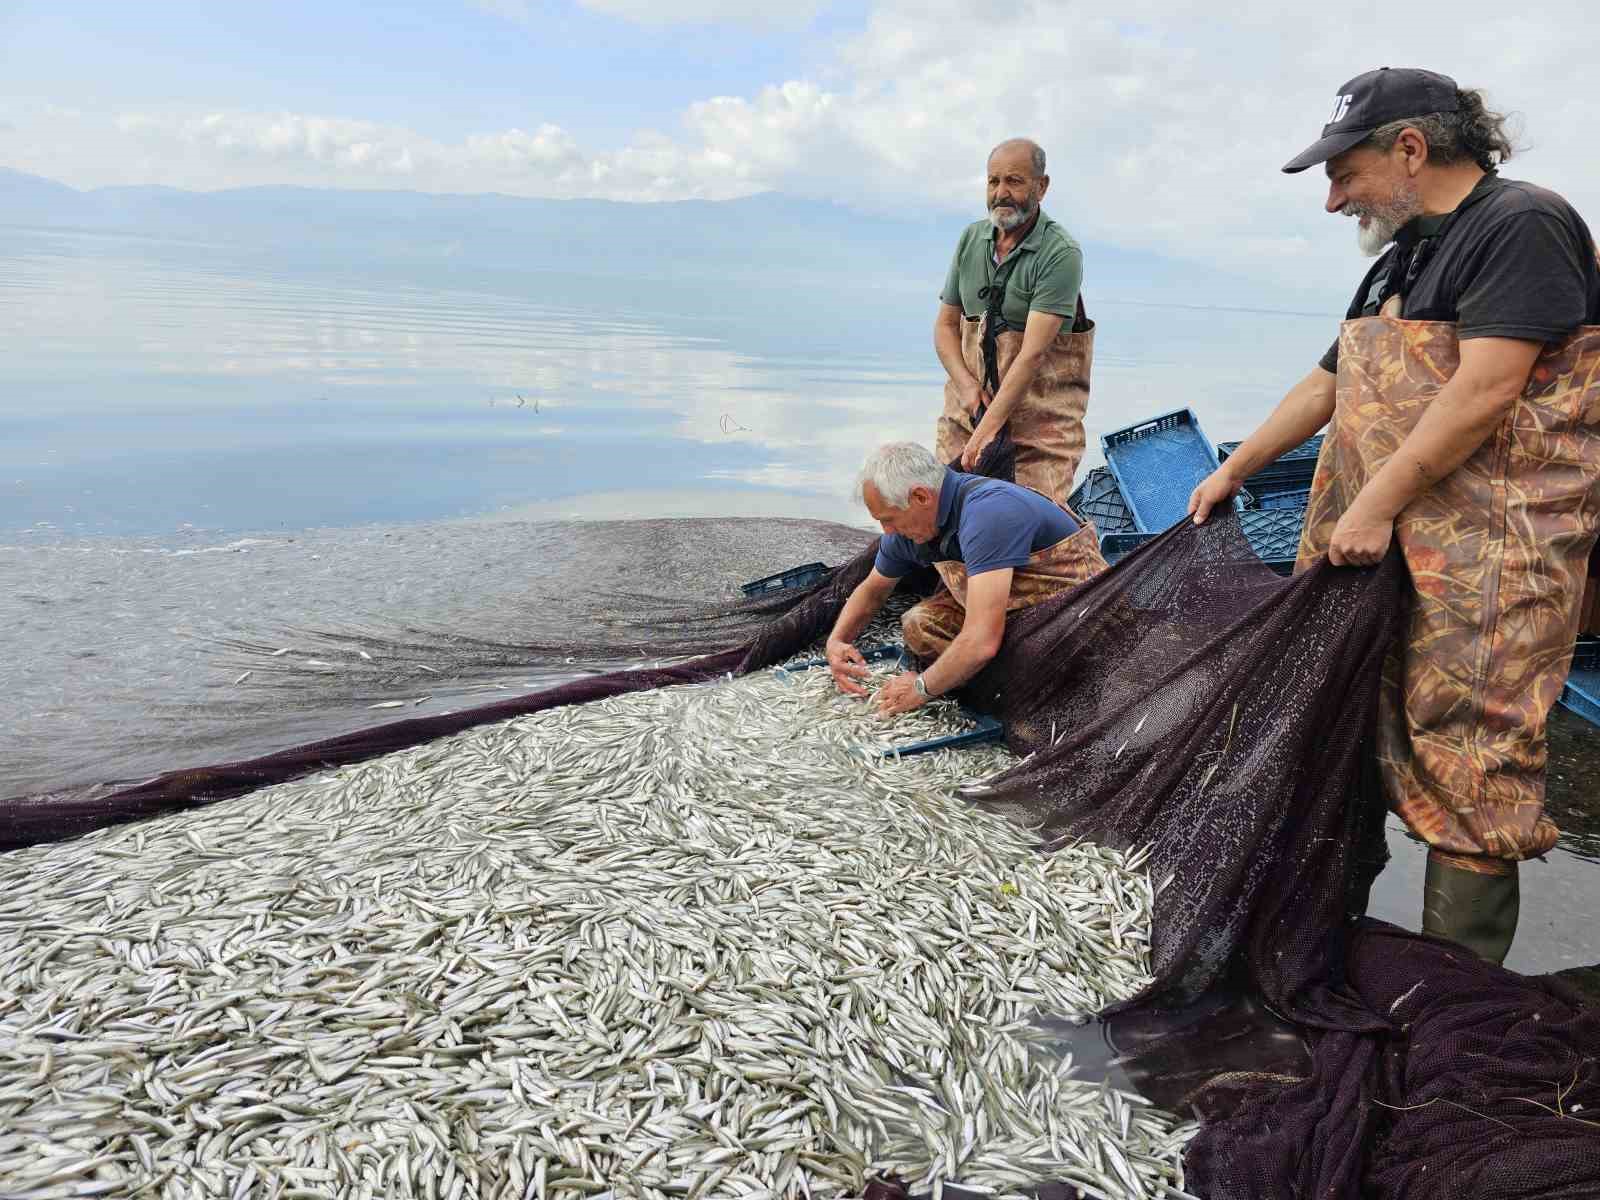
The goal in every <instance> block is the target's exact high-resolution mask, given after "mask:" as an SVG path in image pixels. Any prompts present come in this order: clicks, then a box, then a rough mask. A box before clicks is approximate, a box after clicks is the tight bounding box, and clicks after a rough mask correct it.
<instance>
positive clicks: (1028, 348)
mask: <svg viewBox="0 0 1600 1200" xmlns="http://www.w3.org/2000/svg"><path fill="white" fill-rule="evenodd" d="M1065 319H1066V318H1064V317H1058V316H1056V315H1055V313H1046V312H1030V313H1029V314H1028V323H1027V324H1026V325H1025V326H1023V329H1022V348H1021V349H1020V350H1018V351H1017V357H1016V358H1014V359H1012V361H1011V365H1010V366H1009V367H1007V368H1006V377H1005V378H1004V379H1002V380H1001V381H1000V390H999V391H998V392H996V393H995V394H994V400H993V402H992V403H990V405H989V412H990V413H991V414H992V415H993V417H994V421H995V427H996V429H998V428H999V427H1000V426H1001V425H1004V424H1005V423H1006V418H1007V417H1009V416H1010V415H1011V410H1012V409H1014V408H1016V406H1017V402H1018V401H1019V400H1021V399H1022V397H1023V396H1025V395H1027V393H1028V389H1029V388H1030V387H1032V386H1033V380H1034V376H1036V375H1038V374H1039V364H1040V363H1042V362H1044V356H1045V353H1046V352H1047V351H1048V350H1049V349H1050V343H1051V342H1053V341H1055V340H1056V335H1057V334H1058V333H1060V332H1061V326H1062V323H1063V322H1064V321H1065Z"/></svg>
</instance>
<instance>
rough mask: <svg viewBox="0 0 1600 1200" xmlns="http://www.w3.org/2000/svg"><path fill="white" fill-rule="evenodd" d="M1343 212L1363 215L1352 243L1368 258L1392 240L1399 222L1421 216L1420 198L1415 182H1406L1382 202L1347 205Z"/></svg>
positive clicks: (1380, 252)
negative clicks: (1363, 219)
mask: <svg viewBox="0 0 1600 1200" xmlns="http://www.w3.org/2000/svg"><path fill="white" fill-rule="evenodd" d="M1344 215H1345V216H1347V217H1358V218H1359V217H1365V218H1367V220H1366V223H1365V224H1363V225H1360V226H1357V228H1356V245H1357V246H1359V247H1361V253H1363V254H1365V255H1366V256H1367V257H1368V258H1376V257H1377V256H1378V255H1380V254H1382V253H1383V251H1384V247H1386V246H1387V245H1388V244H1389V243H1390V242H1392V241H1394V237H1395V234H1397V233H1399V232H1400V227H1401V226H1402V225H1404V224H1405V223H1406V222H1407V221H1409V220H1411V219H1412V218H1413V217H1417V216H1421V215H1422V197H1421V196H1420V195H1418V194H1417V188H1416V185H1415V184H1413V183H1409V182H1408V183H1406V184H1404V185H1402V186H1401V187H1400V189H1399V190H1398V191H1396V192H1395V194H1394V198H1393V199H1391V200H1388V201H1385V202H1384V203H1382V204H1368V205H1361V204H1349V205H1346V206H1345V209H1344Z"/></svg>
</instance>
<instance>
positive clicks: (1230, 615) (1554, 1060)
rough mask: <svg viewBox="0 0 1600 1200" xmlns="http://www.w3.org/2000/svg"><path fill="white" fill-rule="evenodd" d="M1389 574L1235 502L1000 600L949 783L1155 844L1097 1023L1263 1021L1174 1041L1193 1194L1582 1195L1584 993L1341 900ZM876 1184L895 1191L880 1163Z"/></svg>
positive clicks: (695, 669) (77, 825)
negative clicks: (1051, 592) (1007, 607)
mask: <svg viewBox="0 0 1600 1200" xmlns="http://www.w3.org/2000/svg"><path fill="white" fill-rule="evenodd" d="M1009 455H1010V448H1009V446H1007V445H1006V444H1005V443H1004V441H1003V440H1002V441H1001V442H1000V443H997V444H996V445H995V446H994V447H991V448H990V450H989V452H988V453H987V455H986V458H985V461H984V463H983V464H982V469H984V470H986V471H987V472H988V473H990V474H994V475H997V476H999V477H1002V478H1004V477H1009V474H1010V471H1009V465H1010V464H1009ZM873 553H874V547H870V546H869V547H868V548H866V549H865V550H863V551H862V552H861V553H860V554H858V555H856V556H855V557H854V558H852V559H850V560H849V561H848V562H846V563H845V564H844V565H842V566H840V567H838V568H836V569H835V570H834V571H833V572H832V573H831V574H830V575H829V576H828V577H827V578H826V579H825V580H823V581H822V582H821V583H819V584H817V585H816V586H814V587H812V588H811V589H809V590H806V591H802V592H790V593H786V594H781V595H776V596H773V597H769V598H766V599H763V600H759V601H755V602H752V603H750V604H748V605H739V606H724V607H723V608H721V609H715V610H712V611H707V612H702V613H699V614H693V615H691V614H678V617H677V618H675V620H674V623H673V630H674V633H673V636H674V637H676V638H679V639H682V638H683V637H684V629H685V628H686V626H687V625H692V623H693V621H703V622H705V623H706V624H705V626H704V628H706V629H712V630H715V629H722V630H727V631H732V630H744V629H749V628H752V627H753V628H754V629H755V632H754V633H753V634H752V635H749V636H746V637H744V638H743V639H742V640H740V641H738V642H737V644H734V645H731V646H728V647H727V648H725V649H722V650H719V651H717V652H715V653H710V654H706V655H703V656H701V657H698V658H694V659H691V660H689V661H686V662H679V663H676V664H670V665H665V666H659V667H652V668H647V669H637V670H629V671H619V672H612V673H608V674H605V675H599V676H595V677H592V678H588V679H584V680H580V681H577V682H574V683H570V684H566V685H563V686H560V687H557V688H553V689H549V690H546V691H543V692H538V693H534V694H531V695H527V696H522V697H518V698H515V699H510V700H505V701H500V702H497V703H494V704H489V705H483V706H480V707H477V708H474V709H469V710H466V711H462V712H458V713H455V714H449V715H445V716H435V717H428V718H418V719H414V720H409V721H400V722H395V723H391V724H388V725H383V726H379V727H378V728H375V729H370V730H365V731H362V732H360V733H356V734H351V735H346V736H343V737H338V738H332V739H326V740H324V741H321V742H317V743H313V744H310V745H305V746H299V747H294V748H291V749H289V750H284V751H280V752H278V753H275V754H269V755H264V756H260V757H257V758H253V759H248V760H241V761H238V762H233V763H226V764H221V765H215V766H207V767H199V768H191V769H186V770H179V771H173V772H168V773H167V774H164V775H161V776H159V777H157V778H155V779H152V780H149V781H146V782H144V783H140V784H137V785H134V786H131V787H121V788H116V789H111V790H106V789H99V790H96V791H90V792H83V793H80V794H77V795H75V796H66V797H63V796H55V797H37V796H36V797H31V798H22V799H17V800H12V801H7V802H4V803H0V845H3V846H5V847H14V846H20V845H26V844H30V843H34V842H40V841H47V840H52V839H59V838H64V837H69V836H73V835H75V834H78V833H80V832H83V831H85V830H88V829H92V828H96V827H100V826H104V825H109V824H114V823H117V822H121V821H127V820H132V819H135V818H138V817H143V816H147V815H151V814H153V813H157V812H162V811H169V810H172V809H177V808H183V807H188V806H193V805H197V804H202V803H206V802H209V801H212V800H216V799H221V798H223V797H226V796H233V795H238V794H241V793H243V792H246V791H249V790H251V789H253V788H257V787H260V786H262V785H264V784H268V783H275V782H280V781H284V780H288V779H291V778H294V777H296V776H299V775H302V774H306V773H308V772H311V771H314V770H320V769H324V768H327V767H330V766H336V765H340V764H343V763H349V762H355V761H360V760H362V759H365V758H370V757H373V756H376V755H379V754H384V753H388V752H391V751H393V750H396V749H400V748H403V747H406V746H412V745H417V744H419V743H422V742H425V741H429V740H432V739H434V738H438V737H442V736H445V735H448V734H452V733H456V732H459V731H461V730H463V729H466V728H469V727H471V726H473V725H478V724H483V723H487V722H493V721H500V720H504V719H506V718H509V717H512V716H517V715H522V714H527V713H533V712H538V711H540V710H542V709H548V708H554V707H557V706H560V705H568V704H579V703H585V702H588V701H592V700H597V699H600V698H603V697H607V696H615V695H620V694H622V693H625V692H630V691H638V690H643V689H648V688H655V687H663V686H668V685H674V684H683V683H692V682H696V681H701V680H707V679H712V678H716V677H718V676H722V675H725V674H733V675H738V674H742V673H747V672H750V671H754V670H758V669H761V668H763V667H766V666H769V665H771V664H773V663H775V662H778V661H781V660H782V659H784V658H786V657H788V656H790V655H792V654H794V653H796V652H798V651H801V650H803V649H805V648H806V647H808V646H811V645H813V644H814V643H815V642H816V640H817V639H818V638H819V637H820V636H822V635H823V634H825V633H826V632H827V630H828V629H829V628H830V627H831V625H832V623H833V621H834V619H835V618H836V616H837V613H838V611H839V609H840V607H841V606H842V604H843V603H844V600H845V599H846V597H847V596H848V595H849V593H850V591H851V590H852V589H853V588H854V587H855V585H856V584H857V583H858V582H859V581H860V580H861V579H862V578H864V577H865V575H866V574H867V572H868V571H869V570H870V569H871V564H872V559H873ZM913 586H921V587H927V586H928V581H927V580H926V579H922V580H919V581H916V583H915V584H913ZM1405 588H1406V580H1405V573H1404V565H1403V563H1402V562H1401V560H1400V558H1399V557H1398V555H1397V554H1391V556H1390V557H1389V558H1388V559H1387V560H1385V562H1384V563H1383V564H1382V565H1380V566H1379V567H1376V568H1372V569H1367V570H1349V569H1334V568H1331V567H1329V566H1327V565H1326V564H1322V565H1319V566H1316V567H1314V568H1313V569H1311V570H1309V571H1307V572H1305V573H1303V574H1301V575H1299V576H1297V577H1294V578H1290V579H1284V578H1280V577H1279V576H1277V575H1275V574H1274V573H1273V572H1272V571H1270V570H1269V569H1268V568H1266V567H1265V566H1263V565H1262V564H1261V563H1260V562H1259V560H1257V558H1256V556H1255V554H1254V552H1253V551H1252V549H1251V548H1250V545H1249V543H1248V541H1247V540H1246V539H1245V537H1244V535H1243V533H1242V531H1241V530H1240V528H1239V525H1238V522H1237V519H1236V518H1235V517H1234V516H1233V515H1232V514H1225V515H1222V516H1219V517H1218V518H1217V519H1215V520H1213V521H1211V522H1209V523H1208V524H1207V525H1205V526H1201V527H1196V526H1193V525H1190V524H1188V523H1180V524H1179V525H1177V526H1175V527H1174V528H1173V529H1171V530H1169V531H1168V532H1167V533H1165V534H1163V535H1162V536H1161V537H1159V538H1156V539H1154V540H1153V541H1152V542H1150V543H1149V544H1147V545H1146V546H1145V547H1143V548H1142V549H1141V550H1139V551H1138V552H1136V553H1135V554H1133V555H1130V556H1129V557H1127V558H1126V559H1124V560H1123V561H1122V562H1121V563H1119V564H1118V565H1117V566H1116V567H1114V568H1112V569H1111V570H1110V571H1107V572H1106V573H1104V574H1103V575H1101V576H1099V577H1098V578H1096V579H1094V580H1092V581H1090V582H1089V583H1088V584H1085V585H1084V586H1082V587H1079V588H1076V589H1074V590H1072V591H1071V592H1068V593H1065V594H1063V595H1061V596H1059V597H1055V598H1052V599H1050V600H1047V601H1045V602H1044V603H1041V604H1039V605H1037V606H1035V607H1033V608H1031V609H1028V610H1025V611H1023V612H1021V613H1017V614H1014V615H1013V616H1012V617H1011V618H1010V619H1009V621H1008V626H1007V634H1006V640H1005V643H1004V645H1003V646H1002V649H1001V652H1000V654H999V656H998V657H997V658H996V659H995V660H994V661H993V662H992V663H991V664H990V665H989V666H988V667H987V668H986V669H985V670H984V672H983V673H982V674H981V675H980V676H979V677H978V678H977V679H975V680H974V681H973V682H972V684H971V685H970V686H969V687H968V688H967V689H966V692H965V694H964V696H963V699H965V700H966V701H967V702H968V703H969V704H971V705H972V706H974V707H977V708H979V709H982V710H984V711H988V712H990V713H993V714H994V715H997V716H999V717H1001V718H1002V719H1003V721H1004V722H1005V724H1006V728H1007V739H1008V742H1009V744H1010V746H1011V748H1012V749H1013V750H1014V751H1015V752H1017V753H1018V754H1020V755H1022V756H1024V757H1023V761H1022V762H1020V763H1019V764H1018V765H1017V766H1015V767H1014V768H1012V769H1011V770H1009V771H1007V772H1005V773H1004V774H1002V775H999V776H997V777H995V778H993V779H991V780H988V781H986V783H985V784H982V785H978V786H977V787H974V788H972V789H969V799H971V800H972V801H973V802H974V803H976V804H978V805H980V806H983V807H985V808H988V809H990V810H992V811H994V812H997V813H1001V814H1003V815H1005V816H1007V817H1009V818H1010V819H1012V820H1014V821H1017V822H1019V823H1021V824H1022V825H1024V826H1026V827H1028V828H1030V829H1033V830H1036V831H1037V834H1038V837H1039V839H1040V842H1041V845H1042V846H1043V847H1044V848H1045V849H1047V850H1048V849H1051V848H1058V847H1061V846H1063V845H1065V844H1067V843H1068V842H1071V841H1073V840H1076V839H1092V840H1095V841H1100V842H1103V843H1107V844H1109V845H1112V846H1114V847H1118V848H1126V849H1131V848H1136V847H1142V846H1146V845H1148V846H1149V847H1150V854H1149V864H1150V866H1149V869H1150V871H1151V874H1152V876H1153V877H1154V878H1155V879H1156V880H1157V881H1158V882H1159V884H1160V885H1161V890H1160V892H1159V895H1158V897H1157V901H1156V907H1155V911H1154V923H1153V932H1152V951H1151V964H1150V967H1151V975H1152V976H1153V980H1154V982H1153V983H1152V984H1151V985H1150V986H1149V988H1147V989H1146V991H1145V992H1144V993H1143V994H1141V995H1140V996H1138V997H1135V998H1134V999H1133V1000H1131V1001H1129V1002H1127V1003H1126V1004H1124V1005H1120V1006H1118V1011H1117V1013H1115V1014H1113V1019H1114V1020H1123V1021H1125V1022H1132V1023H1134V1024H1136V1023H1137V1021H1138V1020H1139V1019H1140V1018H1141V1017H1143V1016H1144V1015H1146V1014H1149V1013H1152V1012H1157V1011H1161V1010H1167V1009H1178V1010H1185V1009H1187V1010H1191V1011H1192V1010H1194V1009H1195V1008H1196V1006H1204V1005H1205V1004H1206V1003H1207V998H1208V997H1214V996H1216V995H1217V994H1219V992H1221V991H1223V990H1231V991H1232V992H1233V993H1235V994H1239V995H1242V996H1244V997H1245V998H1246V999H1245V1001H1244V1004H1245V1006H1246V1008H1250V1007H1251V1006H1254V1009H1255V1017H1249V1015H1248V1014H1247V1019H1246V1020H1245V1022H1244V1027H1246V1028H1250V1029H1254V1030H1256V1031H1258V1032H1259V1031H1260V1030H1262V1029H1266V1030H1268V1031H1269V1034H1270V1036H1269V1037H1268V1038H1267V1039H1266V1043H1267V1044H1268V1048H1269V1050H1270V1051H1271V1052H1269V1053H1261V1052H1259V1048H1260V1046H1261V1045H1262V1044H1263V1042H1262V1040H1261V1039H1259V1038H1257V1039H1255V1040H1254V1041H1249V1039H1246V1041H1249V1044H1250V1045H1251V1046H1252V1047H1255V1049H1252V1050H1251V1051H1250V1052H1249V1053H1247V1054H1245V1055H1244V1056H1243V1057H1242V1058H1241V1057H1239V1056H1237V1055H1235V1056H1234V1057H1232V1058H1230V1057H1229V1054H1228V1051H1227V1048H1228V1046H1230V1045H1239V1044H1244V1043H1241V1042H1238V1041H1237V1040H1236V1039H1232V1038H1231V1037H1221V1038H1213V1037H1211V1036H1209V1035H1208V1033H1207V1030H1212V1029H1216V1028H1221V1027H1223V1026H1225V1025H1226V1022H1227V1019H1231V1018H1228V1016H1227V1012H1221V1013H1219V1012H1218V1011H1213V1012H1212V1013H1211V1015H1210V1016H1209V1017H1208V1018H1206V1020H1204V1021H1202V1022H1200V1023H1199V1024H1196V1025H1193V1026H1191V1027H1190V1028H1188V1029H1187V1030H1185V1031H1184V1032H1183V1034H1182V1037H1183V1039H1184V1041H1185V1042H1186V1044H1188V1045H1190V1046H1191V1047H1194V1046H1198V1047H1200V1048H1202V1049H1204V1048H1206V1046H1207V1045H1208V1044H1209V1043H1210V1042H1212V1041H1216V1042H1217V1043H1218V1044H1219V1045H1218V1048H1219V1050H1220V1052H1219V1053H1218V1054H1215V1055H1212V1056H1211V1057H1210V1058H1209V1059H1206V1058H1205V1056H1204V1055H1202V1056H1201V1060H1199V1061H1196V1062H1194V1063H1192V1064H1190V1066H1189V1068H1188V1076H1189V1078H1188V1079H1187V1080H1186V1082H1185V1088H1184V1093H1183V1096H1182V1097H1181V1098H1180V1099H1181V1103H1183V1104H1186V1105H1189V1106H1191V1107H1193V1108H1194V1109H1195V1111H1197V1112H1199V1113H1200V1114H1201V1115H1202V1116H1204V1117H1205V1118H1206V1121H1205V1124H1204V1125H1203V1127H1202V1130H1201V1132H1200V1133H1199V1134H1198V1135H1197V1137H1196V1138H1195V1139H1194V1141H1193V1142H1192V1143H1191V1144H1190V1148H1189V1151H1188V1153H1187V1164H1188V1169H1189V1179H1190V1186H1191V1187H1196V1188H1197V1189H1198V1192H1199V1194H1200V1195H1202V1196H1205V1197H1209V1198H1211V1200H1232V1198H1235V1197H1238V1198H1241V1200H1242V1198H1244V1197H1279V1196H1290V1195H1302V1196H1317V1197H1326V1198H1328V1200H1340V1198H1346V1197H1348V1198H1350V1200H1354V1198H1355V1197H1357V1196H1364V1195H1375V1196H1394V1197H1400V1196H1406V1197H1423V1198H1427V1197H1435V1196H1437V1197H1441V1198H1444V1197H1447V1196H1448V1197H1449V1198H1450V1200H1455V1198H1456V1197H1457V1196H1459V1195H1462V1194H1466V1195H1486V1196H1507V1197H1510V1196H1526V1197H1536V1196H1538V1197H1578V1196H1593V1195H1597V1194H1600V1137H1597V1135H1600V1126H1597V1125H1596V1124H1595V1119H1596V1118H1595V1114H1600V1064H1597V1061H1596V1056H1597V1049H1600V1013H1597V1012H1596V1011H1595V1010H1593V1009H1589V1008H1584V1007H1583V1004H1582V1002H1581V1001H1580V1000H1579V999H1578V998H1577V996H1576V995H1575V994H1574V993H1572V992H1570V991H1568V990H1566V989H1564V988H1563V987H1562V986H1561V985H1560V984H1559V983H1557V982H1552V981H1533V980H1528V979H1524V978H1522V977H1519V976H1516V975H1514V974H1511V973H1509V972H1506V971H1503V970H1500V969H1498V968H1494V967H1490V966H1487V965H1485V964H1483V963H1481V962H1478V961H1476V960H1475V959H1472V958H1471V957H1470V956H1469V955H1467V954H1465V953H1464V952H1462V951H1459V950H1457V949H1455V948H1454V947H1451V946H1449V945H1448V944H1445V943H1440V942H1435V941H1431V940H1429V939H1425V938H1421V937H1417V936H1414V935H1407V934H1403V933H1401V932H1400V931H1398V930H1394V929H1392V928H1390V927H1388V926H1383V925H1380V924H1378V923H1375V922H1370V921H1353V920H1352V919H1351V914H1353V913H1357V912H1359V911H1360V910H1361V909H1362V908H1363V906H1364V899H1363V887H1364V884H1365V883H1367V882H1370V876H1371V874H1372V872H1373V871H1374V869H1375V868H1376V867H1377V866H1378V865H1379V864H1380V862H1381V858H1382V851H1381V849H1379V848H1378V847H1380V846H1381V838H1382V815H1383V814H1382V808H1381V806H1380V805H1379V804H1378V803H1377V802H1376V800H1375V798H1374V797H1375V792H1374V790H1373V788H1372V787H1371V780H1370V779H1369V778H1368V777H1367V776H1368V773H1369V772H1368V765H1369V763H1370V755H1369V754H1367V753H1366V752H1365V751H1364V749H1363V747H1364V745H1365V743H1366V741H1367V739H1368V736H1369V733H1370V725H1371V720H1372V714H1373V712H1374V707H1375V706H1374V698H1375V689H1376V686H1377V680H1378V671H1379V664H1380V662H1381V659H1382V656H1383V653H1384V651H1385V649H1386V647H1387V645H1388V643H1389V641H1390V639H1391V637H1392V635H1393V634H1394V632H1395V630H1396V629H1397V628H1398V625H1399V622H1400V620H1401V618H1402V616H1403V612H1404V605H1403V596H1404V593H1405ZM1228 1011H1229V1012H1232V1011H1233V1010H1231V1009H1230V1010H1228ZM1235 1015H1237V1014H1235ZM1208 1022H1209V1024H1208ZM1218 1022H1221V1023H1222V1024H1221V1025H1219V1024H1218ZM1162 1040H1163V1039H1162V1038H1161V1037H1160V1036H1155V1037H1153V1038H1152V1039H1151V1041H1152V1044H1159V1043H1161V1042H1162ZM1280 1051H1281V1053H1280ZM1191 1085H1192V1086H1191ZM1175 1103H1177V1102H1175ZM877 1194H879V1195H882V1196H893V1195H903V1194H904V1189H903V1188H902V1187H900V1186H899V1185H898V1184H895V1183H894V1182H893V1181H885V1182H884V1183H882V1184H881V1185H879V1187H878V1190H877ZM947 1194H950V1195H955V1194H957V1193H956V1192H955V1190H954V1189H951V1191H950V1192H948V1193H947ZM1062 1194H1065V1193H1062Z"/></svg>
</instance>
